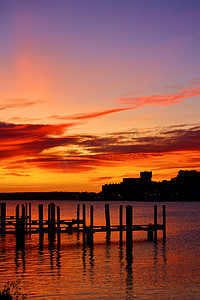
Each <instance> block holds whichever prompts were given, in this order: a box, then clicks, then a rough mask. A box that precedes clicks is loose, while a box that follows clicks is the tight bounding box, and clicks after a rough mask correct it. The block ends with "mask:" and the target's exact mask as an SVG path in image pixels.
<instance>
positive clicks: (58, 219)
mask: <svg viewBox="0 0 200 300" xmlns="http://www.w3.org/2000/svg"><path fill="white" fill-rule="evenodd" d="M57 233H60V206H57Z"/></svg>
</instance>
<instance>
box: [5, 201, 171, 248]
mask: <svg viewBox="0 0 200 300" xmlns="http://www.w3.org/2000/svg"><path fill="white" fill-rule="evenodd" d="M31 212H32V210H31V203H29V204H27V203H26V204H21V205H19V204H17V205H16V207H15V215H14V216H13V215H12V216H7V213H6V203H5V202H2V203H0V234H1V235H7V234H14V235H15V236H16V241H19V242H20V243H24V241H25V235H27V234H39V235H40V236H42V235H43V234H45V233H48V234H49V235H55V234H58V235H59V234H60V233H69V234H71V233H73V232H76V233H78V234H79V233H82V234H83V242H85V241H86V242H87V243H93V239H94V234H95V233H97V232H105V233H106V239H107V240H109V239H110V236H111V233H112V232H119V240H120V241H122V239H123V233H124V232H125V233H126V241H127V242H131V241H132V240H133V233H134V232H136V231H144V232H146V234H147V240H148V241H153V240H155V241H156V240H157V232H158V231H162V233H163V241H165V239H166V208H165V205H162V224H158V216H157V205H154V210H153V220H152V221H153V222H152V223H149V224H140V225H138V224H134V221H133V207H132V206H130V205H127V206H125V212H124V207H123V205H120V207H119V224H118V225H111V221H110V207H109V204H105V223H106V225H94V207H93V205H90V215H89V224H86V209H85V204H82V214H80V204H78V205H77V213H76V216H75V218H74V219H66V220H63V219H61V217H60V206H56V205H55V204H54V203H50V204H48V218H47V219H44V207H43V204H39V205H38V218H37V219H36V220H35V219H32V213H31ZM124 214H125V216H126V218H125V224H123V215H124Z"/></svg>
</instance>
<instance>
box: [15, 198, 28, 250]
mask: <svg viewBox="0 0 200 300" xmlns="http://www.w3.org/2000/svg"><path fill="white" fill-rule="evenodd" d="M25 214H26V211H25V205H24V204H22V209H21V218H19V204H18V205H17V206H16V227H15V235H16V247H17V248H24V247H25Z"/></svg>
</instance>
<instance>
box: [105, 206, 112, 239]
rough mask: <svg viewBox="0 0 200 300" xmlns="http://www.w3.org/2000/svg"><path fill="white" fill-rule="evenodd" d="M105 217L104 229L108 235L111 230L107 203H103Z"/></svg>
mask: <svg viewBox="0 0 200 300" xmlns="http://www.w3.org/2000/svg"><path fill="white" fill-rule="evenodd" d="M105 217H106V230H107V235H108V236H109V235H110V233H111V231H110V208H109V204H105Z"/></svg>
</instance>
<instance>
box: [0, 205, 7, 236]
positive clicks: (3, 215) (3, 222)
mask: <svg viewBox="0 0 200 300" xmlns="http://www.w3.org/2000/svg"><path fill="white" fill-rule="evenodd" d="M5 232H6V203H5V202H2V203H1V233H2V234H5Z"/></svg>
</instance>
